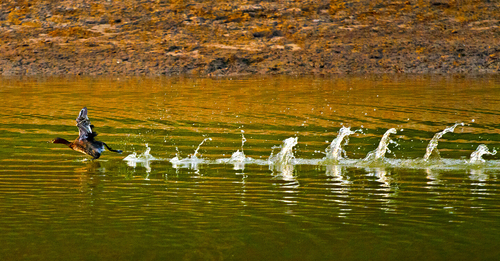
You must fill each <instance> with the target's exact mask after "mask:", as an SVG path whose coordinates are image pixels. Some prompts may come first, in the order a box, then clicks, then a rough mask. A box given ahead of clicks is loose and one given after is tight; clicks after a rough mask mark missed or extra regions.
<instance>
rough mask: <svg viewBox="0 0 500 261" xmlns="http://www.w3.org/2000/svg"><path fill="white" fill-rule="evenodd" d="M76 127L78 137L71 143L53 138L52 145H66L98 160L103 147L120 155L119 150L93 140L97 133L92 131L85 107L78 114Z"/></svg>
mask: <svg viewBox="0 0 500 261" xmlns="http://www.w3.org/2000/svg"><path fill="white" fill-rule="evenodd" d="M76 126H77V127H78V131H79V132H80V135H79V136H78V138H76V139H75V140H74V141H73V142H69V141H67V140H65V139H63V138H55V139H54V140H52V143H60V144H64V145H67V146H68V147H70V148H71V149H73V150H76V151H78V152H81V153H83V154H87V155H89V156H92V158H93V159H98V158H99V157H100V156H101V153H102V152H103V151H104V150H105V149H104V147H106V148H107V149H108V150H109V151H112V152H116V153H122V151H121V150H114V149H112V148H110V147H109V146H108V145H107V144H106V143H104V142H102V141H97V140H95V139H94V138H95V136H97V133H96V132H94V131H93V128H94V125H91V124H90V120H89V118H88V116H87V107H84V108H83V109H82V110H81V111H80V114H78V118H76Z"/></svg>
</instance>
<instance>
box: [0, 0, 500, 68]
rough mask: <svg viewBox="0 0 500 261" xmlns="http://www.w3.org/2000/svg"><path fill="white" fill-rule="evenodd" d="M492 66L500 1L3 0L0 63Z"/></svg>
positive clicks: (499, 47)
mask: <svg viewBox="0 0 500 261" xmlns="http://www.w3.org/2000/svg"><path fill="white" fill-rule="evenodd" d="M499 72H500V2H498V1H488V0H481V1H476V0H471V1H466V0H448V1H447V0H410V1H379V0H375V1H370V0H358V1H338V0H331V1H330V0H328V1H326V0H318V1H276V2H274V1H244V0H235V1H215V0H213V1H190V0H171V1H160V0H158V1H153V0H152V1H139V0H135V1H84V0H71V1H49V0H47V1H43V0H42V1H2V3H1V4H0V74H1V75H4V76H8V75H108V74H116V75H178V74H185V75H199V76H226V75H247V74H284V75H300V74H325V75H326V74H344V73H444V74H477V73H489V74H491V73H493V74H496V73H499Z"/></svg>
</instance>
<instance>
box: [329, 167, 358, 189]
mask: <svg viewBox="0 0 500 261" xmlns="http://www.w3.org/2000/svg"><path fill="white" fill-rule="evenodd" d="M325 175H326V176H327V177H333V179H331V181H337V182H339V183H340V184H341V185H349V184H351V183H352V182H351V181H350V180H349V176H347V175H346V174H345V167H343V166H340V165H327V166H326V173H325Z"/></svg>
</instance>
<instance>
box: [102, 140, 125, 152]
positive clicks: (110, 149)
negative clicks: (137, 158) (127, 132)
mask: <svg viewBox="0 0 500 261" xmlns="http://www.w3.org/2000/svg"><path fill="white" fill-rule="evenodd" d="M103 144H104V146H106V148H107V149H108V150H109V151H112V152H116V153H122V152H123V151H122V150H114V149H112V148H110V147H109V146H108V144H106V143H104V142H103Z"/></svg>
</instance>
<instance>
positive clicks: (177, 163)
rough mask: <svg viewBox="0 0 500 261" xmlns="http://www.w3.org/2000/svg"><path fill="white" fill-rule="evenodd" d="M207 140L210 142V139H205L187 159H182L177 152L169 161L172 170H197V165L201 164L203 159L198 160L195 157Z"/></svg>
mask: <svg viewBox="0 0 500 261" xmlns="http://www.w3.org/2000/svg"><path fill="white" fill-rule="evenodd" d="M207 140H210V141H211V140H212V138H205V139H203V141H202V142H201V143H200V144H199V145H198V148H196V150H195V151H194V153H193V155H189V156H188V157H187V158H184V159H182V158H181V157H180V156H179V152H178V151H177V155H176V156H175V157H174V158H172V159H170V163H172V167H173V168H176V169H178V168H190V169H195V170H197V169H198V164H200V163H202V162H203V159H200V158H198V157H197V156H196V155H198V151H199V150H200V148H201V145H203V143H205V142H206V141H207Z"/></svg>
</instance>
